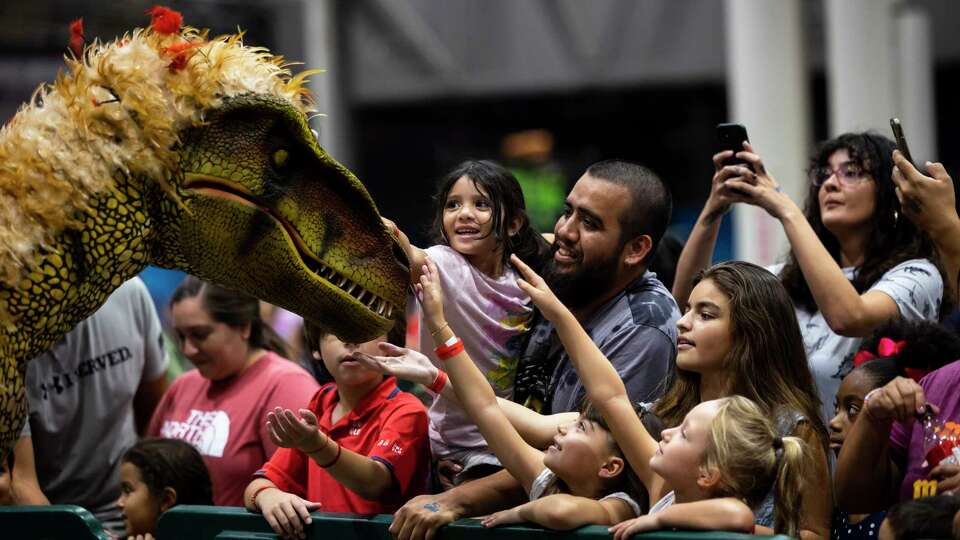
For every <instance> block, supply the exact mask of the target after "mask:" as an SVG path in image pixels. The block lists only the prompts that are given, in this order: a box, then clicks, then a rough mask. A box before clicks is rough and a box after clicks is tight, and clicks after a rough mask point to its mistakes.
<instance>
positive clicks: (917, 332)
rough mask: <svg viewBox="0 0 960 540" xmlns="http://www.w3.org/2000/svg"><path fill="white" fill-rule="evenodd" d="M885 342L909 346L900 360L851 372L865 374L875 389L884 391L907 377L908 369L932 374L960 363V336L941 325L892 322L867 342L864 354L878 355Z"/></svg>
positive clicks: (875, 363) (869, 364) (893, 358)
mask: <svg viewBox="0 0 960 540" xmlns="http://www.w3.org/2000/svg"><path fill="white" fill-rule="evenodd" d="M883 338H890V339H892V340H893V341H905V342H906V343H905V344H904V345H903V347H902V348H901V349H900V352H899V353H898V354H897V355H896V356H889V357H881V358H876V359H873V360H870V361H868V362H865V363H863V364H862V365H860V366H859V367H856V368H854V369H852V370H851V371H862V372H864V373H865V374H866V375H867V377H869V378H870V383H871V387H872V388H880V387H881V386H883V385H885V384H887V383H888V382H890V381H892V380H893V379H895V378H897V377H906V376H907V373H906V370H907V368H910V369H919V370H922V371H925V372H930V371H933V370H935V369H940V368H941V367H943V366H945V365H947V364H949V363H951V362H954V361H956V360H958V359H960V336H958V335H957V334H956V333H955V332H953V331H951V330H950V329H948V328H947V327H945V326H943V325H940V324H937V323H933V322H929V321H904V320H896V321H890V322H888V323H886V324H884V325H883V326H881V327H879V328H878V329H877V330H876V331H875V332H874V333H873V335H871V336H870V337H869V338H867V339H865V340H864V341H863V343H861V345H860V350H861V351H870V352H873V353H876V351H877V345H878V344H879V343H880V340H881V339H883Z"/></svg>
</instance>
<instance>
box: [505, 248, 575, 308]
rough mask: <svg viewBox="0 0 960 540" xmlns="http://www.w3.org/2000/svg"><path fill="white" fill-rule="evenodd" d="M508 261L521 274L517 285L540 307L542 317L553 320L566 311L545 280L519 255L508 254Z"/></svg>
mask: <svg viewBox="0 0 960 540" xmlns="http://www.w3.org/2000/svg"><path fill="white" fill-rule="evenodd" d="M510 262H512V263H513V266H515V267H516V268H517V270H519V271H520V275H521V276H523V277H521V278H519V279H517V285H518V286H520V288H521V289H523V292H525V293H527V294H528V295H529V296H530V299H531V300H533V303H534V304H536V306H537V307H538V308H539V309H540V312H541V313H543V316H544V317H546V318H547V319H548V320H550V321H554V320H555V319H556V317H557V316H558V315H560V314H562V313H564V312H566V311H568V310H567V307H566V306H564V305H563V302H561V301H560V299H559V298H557V295H555V294H553V291H551V290H550V286H549V285H547V282H546V281H544V280H543V278H542V277H540V276H539V275H538V274H537V273H536V272H534V271H533V269H532V268H530V267H529V266H527V264H526V263H525V262H523V261H521V260H520V257H517V256H516V255H510Z"/></svg>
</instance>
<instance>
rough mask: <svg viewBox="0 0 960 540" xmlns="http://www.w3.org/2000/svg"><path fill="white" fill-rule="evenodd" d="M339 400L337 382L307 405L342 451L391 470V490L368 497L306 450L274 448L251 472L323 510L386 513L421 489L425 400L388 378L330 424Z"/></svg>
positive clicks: (425, 442)
mask: <svg viewBox="0 0 960 540" xmlns="http://www.w3.org/2000/svg"><path fill="white" fill-rule="evenodd" d="M339 399H340V395H339V394H338V393H337V385H336V383H329V384H327V385H324V386H323V387H321V388H320V390H319V391H317V393H316V394H315V395H314V396H313V399H311V400H310V405H308V408H309V409H310V410H311V411H313V412H314V413H315V414H316V415H317V418H318V419H319V422H320V429H321V430H322V431H323V432H325V433H327V434H328V435H329V436H330V437H331V438H332V439H333V440H335V441H337V442H338V443H340V445H342V446H343V448H344V449H345V450H352V451H354V452H356V453H358V454H360V455H363V456H367V457H369V458H371V459H375V460H377V461H379V462H381V463H383V464H384V465H386V466H387V468H388V469H390V472H391V473H392V474H393V478H394V485H393V489H392V490H391V492H390V493H388V494H387V495H385V496H384V497H382V498H381V499H380V500H378V501H368V500H366V499H364V498H362V497H360V496H359V495H357V494H356V493H354V492H353V491H350V490H349V489H347V488H346V487H344V486H343V485H342V484H341V483H340V482H338V481H337V480H336V478H334V477H333V476H332V475H330V474H329V473H328V472H327V471H326V470H324V469H321V468H320V466H319V465H317V464H316V462H314V461H313V460H312V459H310V458H308V457H307V456H306V454H304V453H303V452H301V451H299V450H294V449H291V448H280V449H278V450H277V451H276V452H275V453H274V454H273V457H271V458H270V460H269V461H267V463H266V464H265V465H264V466H263V468H262V469H260V470H259V471H257V472H256V473H254V476H261V477H264V478H267V479H268V480H270V481H271V482H273V483H274V484H275V485H276V486H277V487H278V488H280V489H282V490H283V491H287V492H289V493H293V494H295V495H298V496H300V497H303V498H305V499H307V500H309V501H314V502H319V503H321V504H322V505H323V506H322V507H321V508H320V511H322V512H355V513H359V514H390V513H393V512H394V511H396V510H397V509H398V508H400V506H402V505H403V503H405V502H406V501H407V500H409V499H410V498H412V497H414V496H416V495H420V494H422V493H424V492H425V488H426V482H427V471H428V469H429V465H430V455H429V442H428V439H427V410H426V408H425V407H424V406H423V404H422V403H420V401H419V400H418V399H417V398H416V397H414V396H413V395H411V394H408V393H406V392H402V391H401V390H400V389H399V388H397V381H396V379H395V378H393V377H387V378H384V380H383V382H382V383H380V385H379V386H377V387H376V388H375V389H374V390H373V391H371V392H370V393H369V394H367V395H366V397H364V398H363V399H362V400H361V401H360V403H358V404H357V406H356V407H354V409H353V410H352V411H350V413H349V414H347V415H346V416H344V417H343V418H341V419H340V421H339V422H337V423H336V424H333V423H332V422H331V418H330V417H331V415H332V414H333V409H334V407H335V406H336V404H337V401H339Z"/></svg>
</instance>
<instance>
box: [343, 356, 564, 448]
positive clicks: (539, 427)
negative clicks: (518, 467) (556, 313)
mask: <svg viewBox="0 0 960 540" xmlns="http://www.w3.org/2000/svg"><path fill="white" fill-rule="evenodd" d="M379 346H380V350H381V351H382V352H383V353H384V354H383V355H382V356H372V355H368V354H364V353H362V352H356V353H354V357H356V359H357V361H359V362H360V363H361V364H363V365H364V366H366V367H368V368H370V369H375V370H377V371H379V372H381V373H383V374H385V375H391V376H393V377H396V378H398V379H401V380H405V381H410V382H413V383H417V384H421V385H423V386H424V387H426V388H430V386H431V385H432V384H433V383H434V381H436V380H437V376H438V374H439V373H440V370H439V369H438V368H437V367H436V366H434V365H433V363H431V362H430V359H429V358H427V357H426V356H425V355H424V354H423V353H420V352H417V351H414V350H411V349H404V348H402V347H397V346H396V345H393V344H390V343H380V345H379ZM440 396H442V398H443V399H449V400H451V401H453V402H454V403H456V404H458V405H460V400H459V399H457V395H456V391H455V390H454V388H453V383H451V382H447V383H446V384H444V385H443V388H442V389H441V391H440ZM497 403H498V404H499V405H500V408H501V409H502V410H503V414H505V415H506V416H507V419H509V420H510V424H512V425H513V427H514V428H516V430H517V432H519V433H520V436H521V437H523V440H525V441H527V443H528V444H530V445H531V446H533V447H535V448H546V447H547V446H550V444H551V443H552V442H553V436H554V435H556V433H557V428H558V427H559V426H560V425H562V424H567V423H570V422H573V421H575V420H576V419H577V416H578V415H577V413H559V414H554V415H542V414H539V413H537V412H536V411H532V410H530V409H528V408H526V407H524V406H523V405H520V404H519V403H514V402H512V401H510V400H507V399H503V398H500V397H498V398H497Z"/></svg>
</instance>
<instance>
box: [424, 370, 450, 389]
mask: <svg viewBox="0 0 960 540" xmlns="http://www.w3.org/2000/svg"><path fill="white" fill-rule="evenodd" d="M448 380H449V377H447V374H446V372H444V371H443V370H442V369H438V370H437V378H436V379H434V380H433V384H431V385H430V386H428V387H427V389H428V390H430V391H431V392H433V393H434V394H439V393H440V392H442V391H443V387H444V386H446V385H447V381H448Z"/></svg>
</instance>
